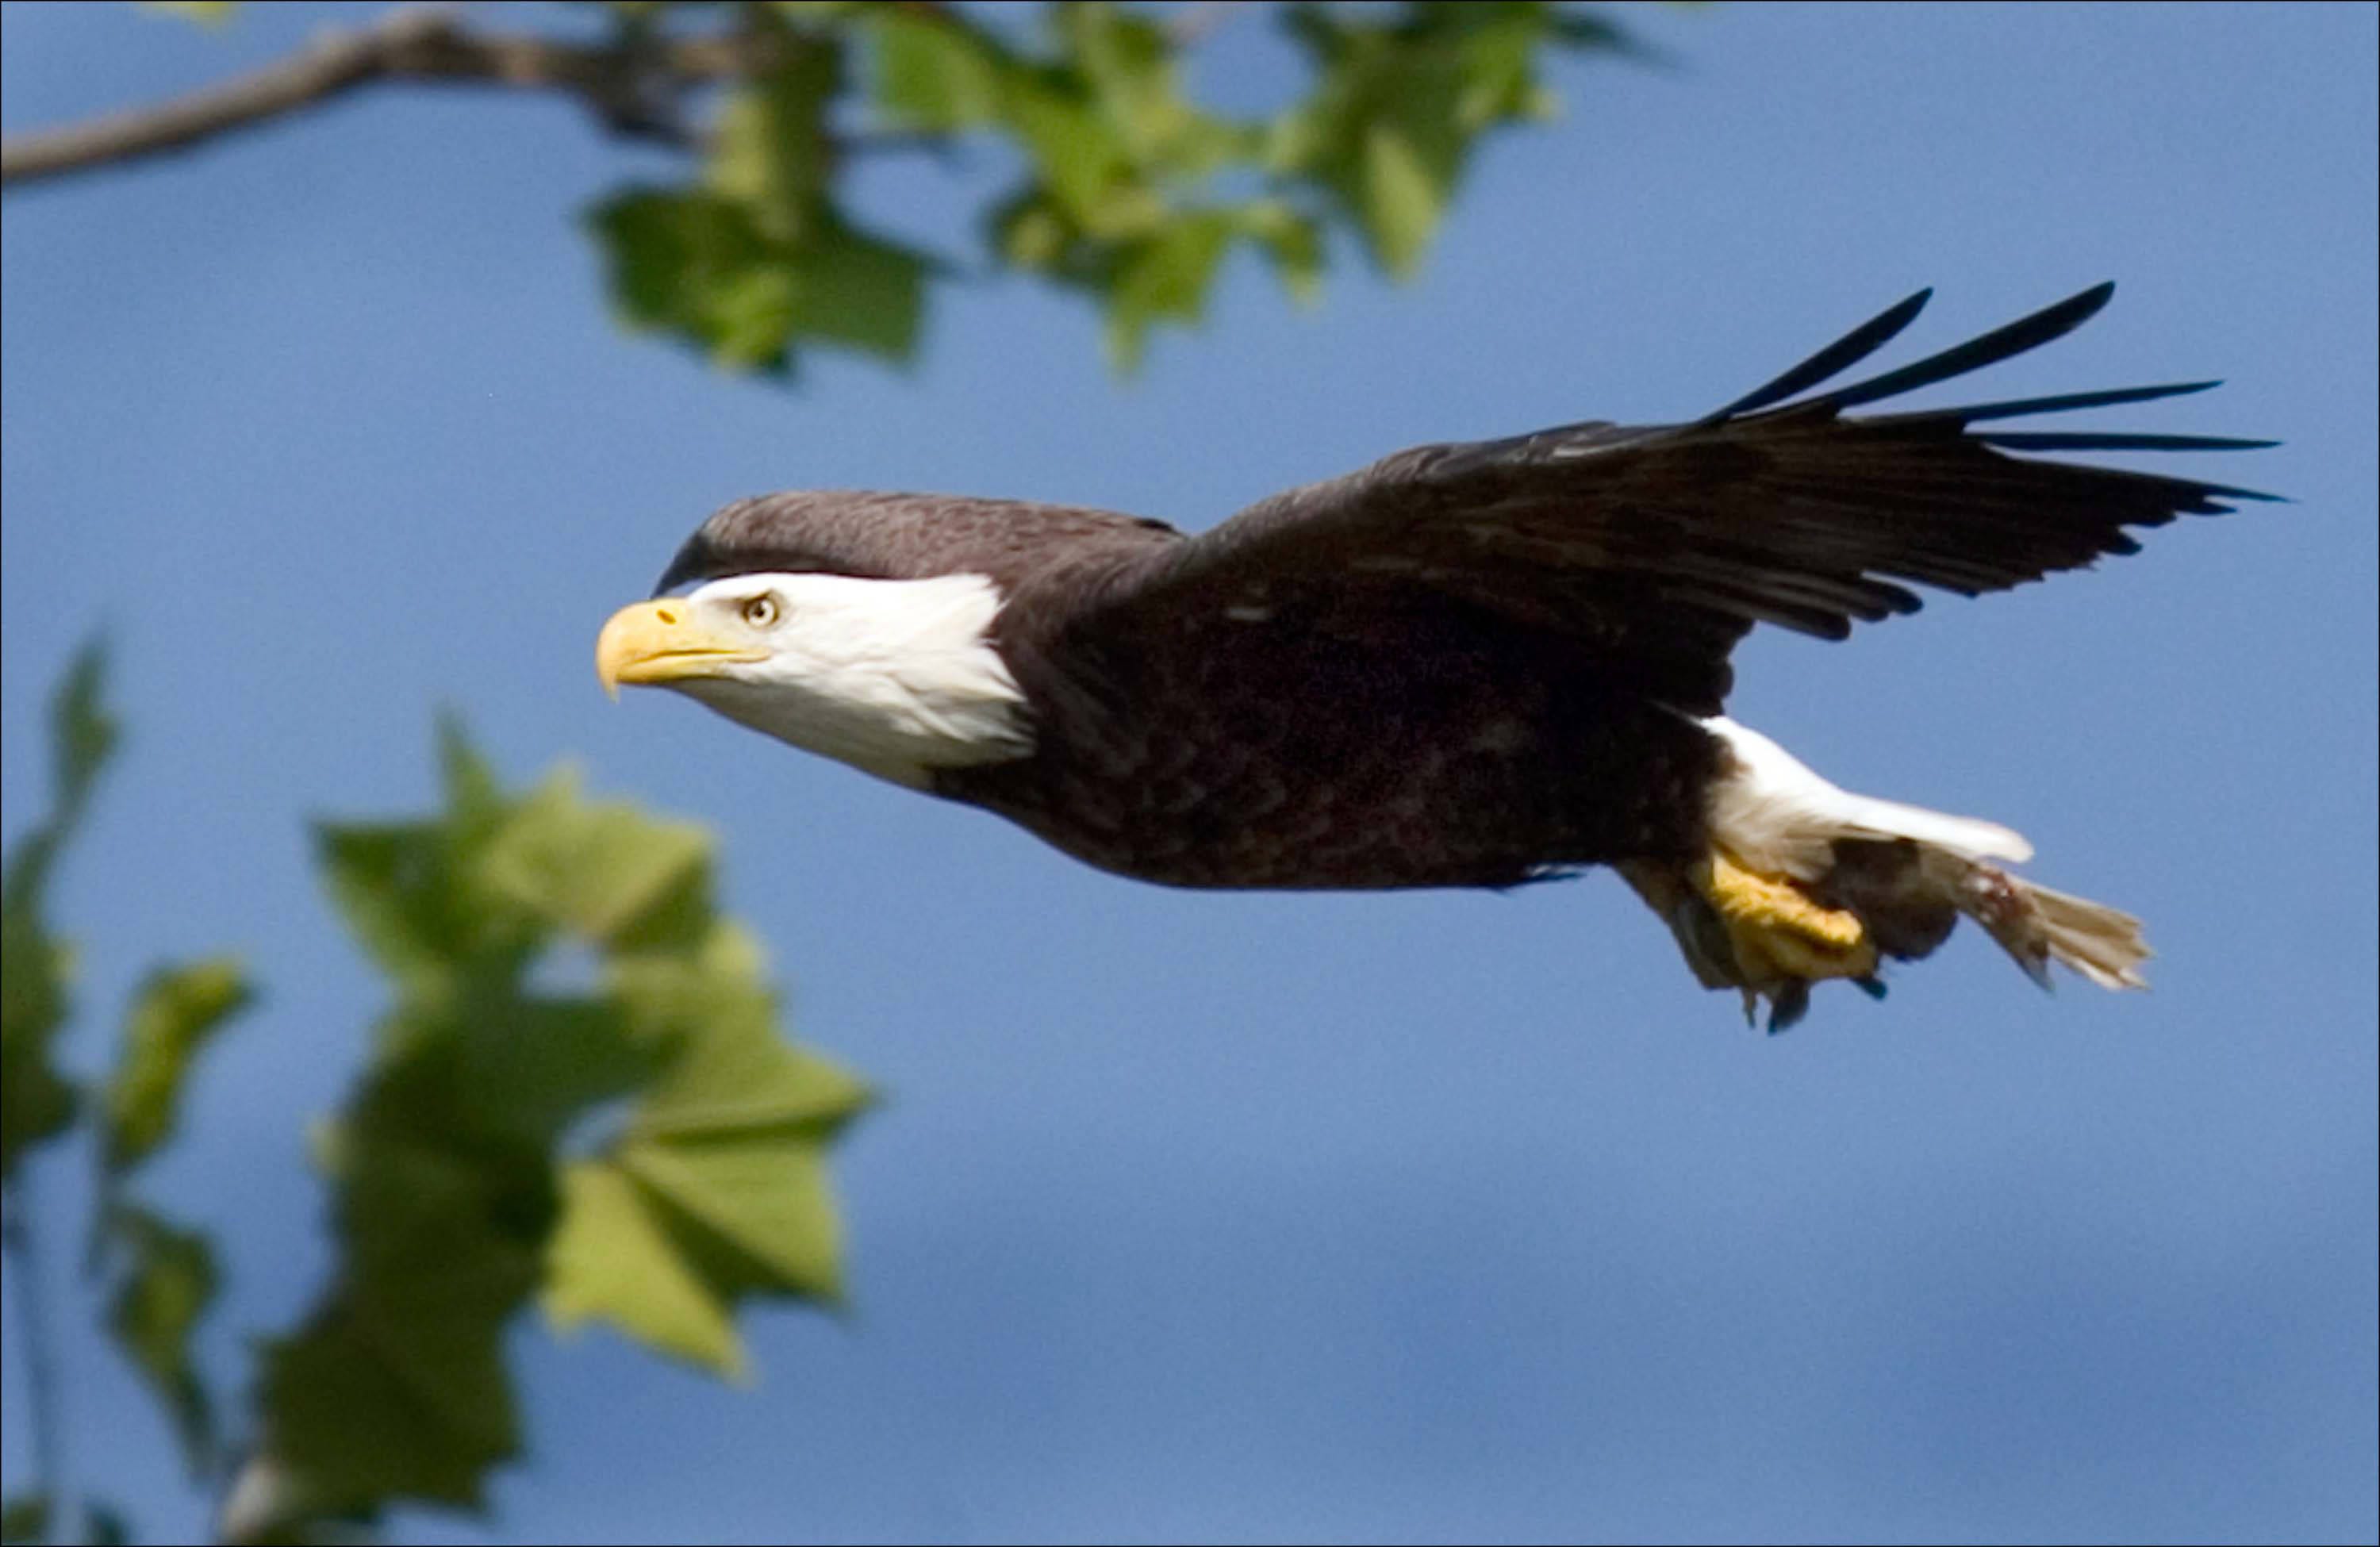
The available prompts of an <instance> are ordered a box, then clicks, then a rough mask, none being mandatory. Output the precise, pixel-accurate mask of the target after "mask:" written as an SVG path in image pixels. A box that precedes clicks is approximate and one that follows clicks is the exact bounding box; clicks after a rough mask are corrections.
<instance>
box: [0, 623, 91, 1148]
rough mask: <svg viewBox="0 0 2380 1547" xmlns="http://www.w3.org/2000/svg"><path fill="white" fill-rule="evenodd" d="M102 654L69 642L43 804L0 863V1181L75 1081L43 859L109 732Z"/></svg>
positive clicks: (68, 1097)
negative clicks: (61, 1045) (61, 1051)
mask: <svg viewBox="0 0 2380 1547" xmlns="http://www.w3.org/2000/svg"><path fill="white" fill-rule="evenodd" d="M106 675H107V655H106V651H105V649H104V647H103V645H102V644H101V643H100V642H99V641H98V640H93V641H91V643H89V644H87V645H85V646H84V647H83V648H82V649H81V650H80V651H79V652H76V654H75V658H74V661H73V663H72V664H70V665H68V667H67V675H66V676H65V678H64V680H63V681H61V682H60V684H59V686H58V688H57V690H56V691H55V693H54V694H53V695H52V698H51V700H50V751H51V807H50V814H49V815H48V816H47V817H46V818H44V819H43V820H42V822H40V823H39V824H38V825H36V826H35V827H34V828H33V830H32V831H31V832H30V833H28V834H25V835H24V837H23V838H22V839H20V840H19V841H18V844H17V846H16V847H15V849H14V850H13V852H11V853H10V854H9V855H8V857H7V861H6V865H5V867H0V1183H5V1182H6V1180H7V1179H9V1178H10V1177H13V1176H15V1175H16V1174H17V1162H18V1159H19V1158H20V1157H21V1156H22V1155H23V1154H24V1152H25V1151H27V1150H29V1149H30V1148H31V1147H32V1146H34V1145H36V1144H40V1143H42V1142H43V1141H45V1140H47V1139H54V1138H55V1137H56V1136H57V1135H58V1134H60V1133H63V1132H64V1131H65V1130H66V1129H67V1126H68V1125H70V1124H71V1123H72V1122H73V1121H74V1109H75V1089H74V1087H73V1086H72V1085H71V1084H69V1083H68V1082H67V1080H66V1078H64V1077H63V1076H62V1075H60V1074H59V1072H58V1071H57V1069H56V1067H55V1065H54V1064H53V1063H52V1062H51V1058H50V1049H51V1044H52V1043H53V1042H54V1041H55V1040H56V1037H57V1032H58V1028H59V1027H60V1026H61V1025H63V1024H64V1023H65V1021H66V1018H67V1007H68V1006H67V971H68V969H69V968H70V967H71V965H72V960H73V957H72V953H71V952H70V951H69V950H68V949H67V945H66V944H65V942H63V941H61V940H59V939H57V938H56V937H55V936H54V935H52V934H51V932H50V930H49V925H48V923H47V922H46V920H44V918H43V907H44V905H45V903H46V901H47V897H48V892H49V882H50V869H51V867H52V866H53V865H54V864H55V862H56V860H57V856H58V854H59V853H60V852H61V851H62V850H63V849H64V848H65V847H66V844H67V840H68V839H69V838H71V837H72V836H73V835H74V832H75V829H76V827H77V825H78V824H79V822H81V820H82V815H83V812H84V810H85V809H86V808H87V807H88V805H89V804H90V799H91V790H92V788H93V787H94V786H95V785H96V784H97V782H98V779H99V774H100V771H101V769H102V768H103V767H104V766H105V765H106V762H107V759H108V757H109V755H110V753H111V752H112V751H113V750H114V749H115V738H116V726H115V720H114V719H113V718H111V717H110V716H109V715H108V713H107V712H106V710H105V708H104V705H103V696H104V688H105V682H106Z"/></svg>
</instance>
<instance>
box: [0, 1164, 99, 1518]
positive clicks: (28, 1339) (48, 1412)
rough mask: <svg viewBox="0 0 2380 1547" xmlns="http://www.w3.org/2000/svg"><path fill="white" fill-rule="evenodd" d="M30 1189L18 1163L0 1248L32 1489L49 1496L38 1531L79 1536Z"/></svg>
mask: <svg viewBox="0 0 2380 1547" xmlns="http://www.w3.org/2000/svg"><path fill="white" fill-rule="evenodd" d="M30 1193H31V1189H30V1187H29V1185H28V1182H27V1173H26V1170H25V1169H24V1168H21V1167H20V1168H19V1170H18V1173H17V1175H16V1176H15V1177H14V1178H12V1179H11V1180H10V1181H9V1183H8V1186H7V1189H6V1194H5V1196H0V1251H5V1253H6V1259H7V1263H8V1276H9V1277H11V1278H13V1279H14V1280H16V1286H17V1293H16V1296H15V1299H16V1301H17V1334H18V1340H19V1342H20V1343H21V1344H22V1351H23V1355H24V1360H25V1363H24V1370H25V1395H26V1399H27V1401H28V1403H29V1404H30V1406H31V1407H32V1416H31V1423H32V1426H33V1489H32V1491H33V1492H35V1493H36V1494H38V1495H41V1496H42V1497H45V1498H47V1499H48V1501H49V1511H48V1515H47V1517H46V1518H45V1520H44V1521H43V1523H42V1538H43V1540H45V1541H80V1540H82V1510H81V1509H80V1507H79V1505H78V1504H77V1503H76V1502H75V1499H74V1497H73V1491H72V1489H71V1488H70V1487H69V1486H68V1478H67V1448H66V1415H65V1412H64V1409H63V1408H62V1407H60V1404H59V1396H58V1379H57V1366H56V1362H55V1353H56V1347H55V1345H54V1344H53V1343H52V1342H51V1340H50V1315H49V1298H48V1289H47V1285H44V1284H43V1283H42V1253H41V1247H40V1240H39V1237H38V1236H35V1235H34V1233H33V1224H32V1201H33V1200H32V1198H31V1196H30Z"/></svg>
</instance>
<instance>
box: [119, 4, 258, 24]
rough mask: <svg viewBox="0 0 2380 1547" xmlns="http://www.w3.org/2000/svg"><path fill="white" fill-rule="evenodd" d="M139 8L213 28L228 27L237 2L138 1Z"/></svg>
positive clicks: (235, 11)
mask: <svg viewBox="0 0 2380 1547" xmlns="http://www.w3.org/2000/svg"><path fill="white" fill-rule="evenodd" d="M140 8H141V9H142V10H144V11H152V12H155V13H156V14H157V15H159V16H177V17H180V18H182V19H183V20H185V21H194V22H197V23H198V24H199V25H200V26H201V27H209V28H213V27H223V26H226V25H228V24H229V23H230V21H231V18H232V17H233V16H234V15H235V14H237V11H238V10H239V5H238V0H140Z"/></svg>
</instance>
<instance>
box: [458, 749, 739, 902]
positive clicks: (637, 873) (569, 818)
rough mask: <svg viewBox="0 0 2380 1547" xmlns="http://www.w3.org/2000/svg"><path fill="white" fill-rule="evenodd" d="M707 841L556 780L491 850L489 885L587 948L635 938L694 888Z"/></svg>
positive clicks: (572, 780)
mask: <svg viewBox="0 0 2380 1547" xmlns="http://www.w3.org/2000/svg"><path fill="white" fill-rule="evenodd" d="M483 863H484V865H485V866H486V871H485V874H486V876H487V880H488V883H489V884H490V885H491V886H492V887H493V888H494V889H495V890H496V891H498V892H500V893H502V894H503V895H504V896H506V897H507V898H509V899H511V900H512V901H514V902H516V903H517V904H519V905H520V906H521V907H524V908H526V909H528V910H530V911H532V912H534V913H536V914H537V915H539V916H540V917H541V918H544V919H547V920H553V922H555V923H557V924H560V925H562V926H563V927H565V928H566V929H569V930H571V931H573V932H576V933H577V934H580V935H582V936H584V937H586V938H588V939H589V940H594V941H606V940H610V939H612V938H613V936H615V935H619V934H623V933H625V932H629V931H631V930H633V929H634V928H635V927H636V926H637V923H638V922H640V921H641V920H643V919H644V917H645V916H646V915H647V914H648V913H649V912H650V911H651V910H652V909H654V908H655V907H661V906H662V905H664V904H665V903H667V902H668V901H669V900H670V899H671V898H672V897H673V896H674V895H676V894H677V893H678V892H680V891H682V890H683V889H685V888H686V887H687V886H689V885H695V884H699V883H701V882H702V880H703V878H704V876H705V875H706V874H707V871H708V867H709V863H710V838H709V836H708V835H707V834H705V833H704V832H703V830H702V829H701V828H699V827H698V826H696V825H694V824H693V823H692V822H661V821H656V820H655V819H653V818H651V817H649V816H647V815H645V814H644V813H643V812H641V811H639V810H637V809H636V808H634V807H632V806H629V805H626V804H625V803H621V802H605V803H591V802H589V801H587V800H586V799H584V798H582V797H581V796H580V794H579V789H578V780H577V777H576V776H575V775H574V774H568V773H564V774H558V775H556V776H555V777H553V778H552V779H550V780H548V781H547V782H546V783H545V785H544V786H541V787H540V788H539V789H538V791H537V792H536V793H535V794H533V795H532V796H530V797H529V798H528V800H527V801H526V802H524V803H523V804H522V806H521V807H520V809H519V810H518V811H517V812H516V814H515V815H514V816H513V817H512V819H511V820H510V821H509V822H506V823H505V824H504V830H503V832H502V834H500V835H499V836H498V837H497V838H496V839H495V840H494V841H493V842H492V843H491V844H490V845H489V847H488V849H487V852H486V855H485V856H484V859H483Z"/></svg>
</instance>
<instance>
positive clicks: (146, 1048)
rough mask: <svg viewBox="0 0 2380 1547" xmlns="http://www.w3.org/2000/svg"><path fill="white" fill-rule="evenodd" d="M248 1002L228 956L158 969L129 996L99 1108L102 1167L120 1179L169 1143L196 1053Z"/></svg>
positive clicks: (242, 982) (248, 996) (245, 989)
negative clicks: (112, 1070) (119, 1048)
mask: <svg viewBox="0 0 2380 1547" xmlns="http://www.w3.org/2000/svg"><path fill="white" fill-rule="evenodd" d="M253 998H254V993H253V992H252V991H251V990H250V989H249V985H248V981H247V980H246V979H245V978H244V977H242V976H241V973H240V969H239V964H238V963H237V962H236V961H234V960H232V959H230V958H229V957H216V958H214V959H213V960H211V961H201V962H194V963H191V964H189V965H188V966H183V967H174V968H163V967H161V968H153V969H152V970H151V972H150V974H149V976H148V977H147V978H146V979H145V980H144V981H142V983H141V985H140V989H139V990H138V991H137V992H136V993H135V994H134V996H133V1004H132V1013H131V1015H130V1017H128V1020H127V1021H126V1024H125V1029H124V1046H123V1050H122V1051H121V1052H120V1053H118V1054H117V1055H116V1061H115V1073H114V1074H113V1075H111V1076H110V1077H109V1079H108V1083H107V1088H106V1090H105V1091H104V1092H103V1099H102V1102H101V1112H102V1118H101V1120H102V1124H103V1127H102V1138H101V1145H100V1149H101V1164H102V1166H103V1168H104V1169H105V1170H106V1171H107V1172H108V1173H110V1174H117V1175H120V1174H121V1173H123V1172H126V1171H129V1170H130V1169H131V1168H132V1167H134V1166H136V1165H138V1164H140V1163H141V1162H142V1161H144V1160H147V1159H148V1158H149V1157H150V1156H151V1155H152V1154H154V1153H155V1152H156V1151H157V1149H158V1147H159V1146H160V1145H162V1144H164V1142H165V1140H166V1139H169V1138H170V1137H172V1135H173V1131H174V1121H175V1115H176V1109H177V1107H178V1104H179V1101H180V1097H181V1090H182V1081H183V1079H184V1078H186V1077H187V1076H188V1073H189V1068H190V1064H191V1061H192V1060H193V1059H195V1058H196V1057H197V1056H198V1054H199V1052H200V1049H201V1048H203V1047H204V1046H205V1045H206V1043H207V1042H208V1041H209V1040H210V1039H212V1037H213V1036H214V1035H215V1033H216V1032H218V1031H220V1030H221V1029H223V1027H224V1025H225V1022H227V1021H229V1020H230V1018H231V1017H233V1016H235V1015H237V1014H238V1013H239V1012H240V1011H241V1010H243V1009H245V1008H247V1006H248V1005H249V1002H250V1001H251V1000H252V999H253Z"/></svg>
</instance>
